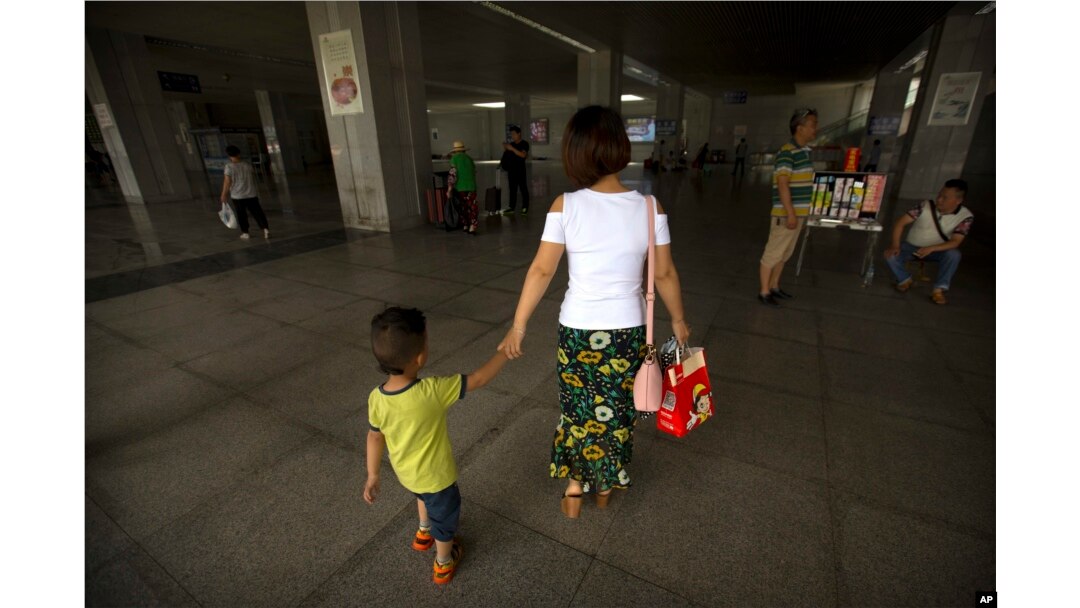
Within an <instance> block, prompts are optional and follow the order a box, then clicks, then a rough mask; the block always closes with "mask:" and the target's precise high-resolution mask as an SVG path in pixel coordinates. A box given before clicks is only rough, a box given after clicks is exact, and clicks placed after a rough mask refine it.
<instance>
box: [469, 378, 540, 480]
mask: <svg viewBox="0 0 1080 608" xmlns="http://www.w3.org/2000/svg"><path fill="white" fill-rule="evenodd" d="M532 410H533V408H531V407H528V405H526V404H525V398H523V397H518V402H517V403H515V404H514V406H513V407H511V408H510V409H509V410H507V411H506V413H505V414H503V415H502V416H500V417H499V419H498V420H496V421H494V422H493V423H492V426H490V427H489V428H487V429H485V430H484V432H482V433H480V436H479V437H477V438H476V439H475V440H473V442H472V443H470V444H469V445H468V446H466V447H464V448H462V449H461V450H460V451H459V453H460V454H461V456H460V457H455V458H454V460H455V461H456V464H457V467H458V470H459V471H460V472H462V473H463V472H465V471H467V470H469V468H470V467H472V466H473V464H475V462H476V461H477V460H478V459H479V458H481V457H482V456H483V454H484V453H485V452H486V448H487V447H490V446H491V445H492V444H494V443H495V442H497V441H498V440H499V439H500V438H502V436H503V435H505V434H506V431H507V430H508V429H509V428H510V427H511V426H513V424H514V423H515V422H517V421H518V420H520V419H521V418H522V417H523V416H525V415H527V414H528V413H529V412H531V411H532ZM496 429H498V430H499V432H498V433H496V434H494V435H491V433H492V431H494V430H496ZM459 476H460V474H459Z"/></svg>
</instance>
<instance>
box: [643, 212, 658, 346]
mask: <svg viewBox="0 0 1080 608" xmlns="http://www.w3.org/2000/svg"><path fill="white" fill-rule="evenodd" d="M646 201H647V203H648V205H649V207H648V209H647V210H646V213H648V215H649V253H648V263H647V266H648V267H649V279H648V282H647V283H646V288H645V344H647V345H648V347H649V350H650V352H651V351H654V350H655V349H656V347H655V345H654V343H653V302H655V301H656V291H655V290H654V289H653V287H654V285H653V283H654V280H655V278H656V197H654V196H651V195H650V196H649V197H648V199H646Z"/></svg>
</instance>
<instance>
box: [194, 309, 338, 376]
mask: <svg viewBox="0 0 1080 608" xmlns="http://www.w3.org/2000/svg"><path fill="white" fill-rule="evenodd" d="M240 312H244V313H246V314H249V315H251V316H254V317H259V318H261V319H265V320H267V321H272V322H274V323H277V324H278V326H277V327H274V328H271V329H285V328H292V329H296V330H299V331H302V332H303V333H304V334H306V335H307V337H309V338H316V339H321V338H326V337H327V336H326V335H325V334H321V333H319V332H317V331H314V330H311V329H308V328H306V327H302V326H300V325H296V324H294V323H289V322H288V321H282V320H280V319H275V318H274V317H268V316H266V315H263V314H260V313H257V312H252V311H249V310H241V311H240ZM265 337H266V334H265V333H258V334H255V335H252V336H249V337H246V338H243V339H241V340H240V341H239V342H235V343H233V344H230V345H228V346H227V347H226V348H222V349H219V350H213V351H210V352H208V353H204V354H201V355H198V356H195V357H192V358H191V359H185V360H183V361H179V362H177V364H176V366H177V367H180V368H182V369H184V371H186V372H188V373H191V374H195V375H198V376H199V377H201V378H204V379H207V380H210V379H211V378H210V376H207V375H205V374H203V373H202V372H198V371H196V370H193V369H191V368H188V367H187V365H188V364H189V363H192V362H194V361H197V360H199V359H202V358H204V357H209V356H210V355H216V354H218V353H223V352H231V351H235V350H238V349H240V348H244V347H246V346H250V345H251V344H254V343H255V342H258V341H259V340H261V339H263V338H265ZM334 344H335V346H337V347H339V348H340V347H345V346H346V345H344V344H341V343H340V342H335V343H334ZM333 350H334V349H331V350H327V351H325V352H321V353H318V354H317V355H315V357H314V358H315V359H319V358H321V357H323V356H325V355H329V354H331V353H332V352H333ZM312 360H313V359H309V360H308V361H303V362H301V363H298V364H296V365H292V366H290V367H288V368H285V369H283V370H281V371H280V372H279V373H278V374H277V375H281V374H284V373H287V372H291V371H293V370H295V369H296V368H297V367H300V366H301V365H304V364H306V363H309V362H310V361H312ZM265 381H266V380H260V381H259V382H260V383H262V382H265ZM215 382H219V381H216V380H215ZM222 386H225V385H222ZM228 386H232V385H228ZM248 388H250V387H248ZM240 390H245V389H240Z"/></svg>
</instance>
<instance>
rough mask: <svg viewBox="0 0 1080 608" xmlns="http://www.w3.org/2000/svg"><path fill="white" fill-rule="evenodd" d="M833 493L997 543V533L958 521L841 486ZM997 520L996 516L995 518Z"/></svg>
mask: <svg viewBox="0 0 1080 608" xmlns="http://www.w3.org/2000/svg"><path fill="white" fill-rule="evenodd" d="M833 492H834V493H835V497H836V498H843V499H845V500H852V499H855V502H859V503H861V504H862V505H863V506H865V507H870V508H873V509H875V510H878V511H885V512H887V513H889V514H891V515H899V516H902V517H905V518H907V519H914V520H916V521H918V522H920V523H923V524H926V525H930V526H934V527H936V528H941V529H945V530H948V531H949V532H953V533H955V534H960V535H963V536H967V537H970V538H974V539H976V540H981V541H986V542H992V543H995V544H996V543H997V534H996V533H995V532H987V531H986V530H983V529H981V528H978V527H976V526H971V525H967V524H963V523H960V522H958V521H954V520H949V519H944V518H941V517H935V516H933V515H928V514H926V513H923V512H920V511H916V510H912V509H908V508H905V507H903V506H900V505H894V504H889V503H887V502H884V501H882V500H881V499H877V498H874V497H873V496H868V495H866V494H862V493H859V492H856V491H853V490H849V489H845V488H843V487H840V486H834V487H833ZM995 519H996V516H995Z"/></svg>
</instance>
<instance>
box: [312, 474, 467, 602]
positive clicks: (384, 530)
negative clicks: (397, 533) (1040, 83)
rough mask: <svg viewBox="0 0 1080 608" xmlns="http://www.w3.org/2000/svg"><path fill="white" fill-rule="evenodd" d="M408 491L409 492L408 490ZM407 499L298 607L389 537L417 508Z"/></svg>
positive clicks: (409, 498)
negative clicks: (405, 515)
mask: <svg viewBox="0 0 1080 608" xmlns="http://www.w3.org/2000/svg"><path fill="white" fill-rule="evenodd" d="M406 491H408V490H406ZM407 498H408V499H407V500H405V502H404V504H403V505H402V506H401V508H400V509H398V510H397V511H395V512H393V513H392V514H391V515H390V517H388V518H387V520H386V523H385V524H383V526H382V527H380V528H377V529H375V530H373V531H372V532H371V534H370V535H368V538H367V540H366V541H364V542H362V543H360V545H359V546H358V547H357V548H356V551H353V553H352V554H351V555H349V556H347V557H345V559H343V560H341V564H340V565H338V567H337V568H335V569H334V570H333V571H332V572H330V574H329V575H327V576H326V578H324V579H322V580H321V581H318V582H316V583H315V584H314V585H312V588H311V592H310V593H308V594H307V595H306V596H304V597H303V599H301V600H300V601H299V602H297V604H296V605H297V606H305V605H307V603H308V602H309V601H310V600H311V599H312V598H313V597H315V596H316V595H318V593H319V590H320V589H322V588H323V587H325V586H326V584H327V583H329V582H330V581H331V580H333V579H334V577H336V576H338V574H340V573H342V572H343V571H344V570H345V569H346V568H348V567H349V566H351V565H353V564H354V563H358V562H359V560H361V559H362V556H363V554H364V553H365V549H366V548H367V547H368V545H371V544H372V543H375V542H376V541H377V540H378V539H379V538H380V537H381V536H383V535H384V534H387V535H388V534H390V533H391V531H390V527H391V526H393V525H395V524H394V520H396V519H397V518H398V517H400V516H401V514H402V513H404V512H406V511H408V510H409V509H410V508H412V509H415V508H416V506H415V505H416V501H415V500H413V499H412V497H407ZM472 502H475V501H472Z"/></svg>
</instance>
